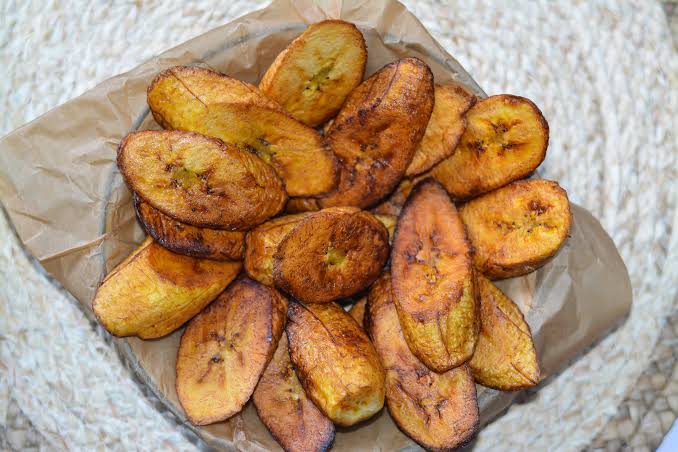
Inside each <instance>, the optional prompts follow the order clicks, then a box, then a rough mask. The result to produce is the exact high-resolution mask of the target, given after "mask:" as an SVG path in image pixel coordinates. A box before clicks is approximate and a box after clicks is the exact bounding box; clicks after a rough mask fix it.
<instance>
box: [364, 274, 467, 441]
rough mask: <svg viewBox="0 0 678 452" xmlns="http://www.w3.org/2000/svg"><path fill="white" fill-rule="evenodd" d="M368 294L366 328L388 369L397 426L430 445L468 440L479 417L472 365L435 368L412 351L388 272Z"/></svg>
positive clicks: (388, 387)
mask: <svg viewBox="0 0 678 452" xmlns="http://www.w3.org/2000/svg"><path fill="white" fill-rule="evenodd" d="M368 298H369V301H368V306H367V312H366V314H365V319H366V324H367V330H368V333H369V335H370V337H371V338H372V342H373V344H374V347H375V348H376V350H377V353H378V354H379V357H380V358H381V362H382V364H383V365H384V369H385V370H386V406H387V407H388V411H389V413H391V417H392V418H393V420H394V421H395V423H396V425H398V427H399V428H400V429H401V430H402V431H403V432H404V433H405V434H406V435H407V436H409V437H410V438H412V439H413V440H414V441H416V442H417V443H418V444H419V445H420V446H421V447H423V448H425V449H426V450H433V451H443V450H444V451H447V450H452V449H454V448H457V447H460V446H462V445H464V444H466V443H467V442H468V441H470V440H471V438H472V437H473V436H474V435H475V433H476V432H477V430H478V422H479V417H478V403H477V400H476V387H475V384H474V383H473V377H472V376H471V372H470V371H469V368H468V365H466V364H464V365H462V366H459V367H456V368H454V369H451V370H448V371H446V372H444V373H435V372H433V371H431V370H430V369H428V368H427V367H426V366H425V365H424V364H423V363H422V362H421V361H419V360H418V359H417V358H416V356H414V355H413V354H412V352H411V351H410V349H409V347H408V345H407V342H406V341H405V337H404V336H403V332H402V330H401V327H400V322H399V320H398V312H397V310H396V307H395V304H394V303H393V298H392V289H391V278H390V275H389V274H388V273H385V274H384V275H382V276H381V277H380V278H379V279H378V280H377V282H376V283H375V284H374V285H373V286H372V288H371V289H370V293H369V296H368Z"/></svg>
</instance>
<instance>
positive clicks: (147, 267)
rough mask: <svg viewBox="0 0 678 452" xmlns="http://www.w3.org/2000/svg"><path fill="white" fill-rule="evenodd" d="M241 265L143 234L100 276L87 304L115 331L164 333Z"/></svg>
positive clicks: (148, 335)
mask: <svg viewBox="0 0 678 452" xmlns="http://www.w3.org/2000/svg"><path fill="white" fill-rule="evenodd" d="M241 267H242V265H241V263H240V262H217V261H211V260H203V259H196V258H193V257H188V256H183V255H181V254H176V253H172V252H171V251H168V250H166V249H165V248H163V247H162V246H160V245H159V244H157V243H155V242H154V241H153V240H152V239H151V238H150V237H149V238H147V239H146V240H145V241H144V242H143V243H142V244H141V245H140V246H139V248H137V249H136V250H135V251H133V252H132V254H131V255H130V256H128V257H127V258H126V259H125V260H124V261H122V262H121V263H120V264H119V265H118V266H117V267H115V268H114V269H113V270H112V271H111V272H110V273H109V274H108V275H107V276H106V278H104V280H103V282H102V283H101V286H99V289H98V290H97V292H96V294H95V295H94V300H93V301H92V309H93V310H94V314H96V316H97V318H98V319H99V322H100V323H101V324H102V325H103V326H104V328H106V330H108V332H110V333H111V334H113V335H115V336H139V337H140V338H142V339H154V338H158V337H162V336H166V335H167V334H170V333H171V332H172V331H174V330H176V329H177V328H179V327H180V326H181V325H183V324H184V323H186V321H188V320H189V319H191V318H192V317H193V316H195V315H196V314H197V313H198V312H200V311H201V310H202V309H203V308H204V307H205V306H207V305H208V304H209V303H210V302H211V301H212V300H214V299H215V298H216V297H217V295H219V294H220V293H221V292H222V291H223V290H224V289H225V288H226V286H228V284H229V283H230V282H231V281H233V279H234V278H235V277H236V276H237V275H238V273H239V272H240V268H241Z"/></svg>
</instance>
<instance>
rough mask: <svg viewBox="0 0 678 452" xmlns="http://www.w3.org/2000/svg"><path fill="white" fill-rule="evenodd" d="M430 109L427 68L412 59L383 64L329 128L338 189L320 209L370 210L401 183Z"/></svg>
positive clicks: (324, 199) (361, 86)
mask: <svg viewBox="0 0 678 452" xmlns="http://www.w3.org/2000/svg"><path fill="white" fill-rule="evenodd" d="M432 109H433V75H432V73H431V69H430V68H429V67H428V66H427V65H426V64H425V63H423V62H422V61H421V60H418V59H416V58H403V59H400V60H397V61H395V62H393V63H391V64H388V65H386V66H384V67H383V68H382V69H381V70H380V71H378V72H377V73H376V74H374V75H373V76H372V77H370V78H369V79H367V80H366V81H364V82H363V83H362V84H360V85H359V86H358V88H356V89H355V90H354V91H353V92H352V93H351V95H350V96H349V97H348V99H347V100H346V103H345V104H344V106H343V107H342V109H341V111H340V112H339V114H338V115H337V117H336V119H335V120H334V122H333V123H332V126H331V127H330V128H329V129H328V134H327V141H328V143H329V145H330V147H331V149H332V151H334V153H335V154H336V155H337V157H339V160H340V169H339V185H338V187H337V189H336V190H334V191H333V192H331V193H329V194H327V195H325V196H324V197H322V198H320V204H321V206H322V207H330V206H356V207H360V208H367V207H371V206H373V205H374V204H376V203H377V202H379V201H380V200H381V199H382V198H383V197H384V196H386V195H387V194H389V193H390V192H391V191H392V190H393V189H394V188H395V187H396V185H397V184H398V182H400V180H401V179H402V177H403V175H404V174H405V170H406V169H407V167H408V166H409V164H410V162H411V161H412V156H413V155H414V151H415V148H416V146H417V144H418V143H419V141H420V140H421V137H422V136H423V134H424V131H425V130H426V125H427V124H428V121H429V118H430V116H431V111H432Z"/></svg>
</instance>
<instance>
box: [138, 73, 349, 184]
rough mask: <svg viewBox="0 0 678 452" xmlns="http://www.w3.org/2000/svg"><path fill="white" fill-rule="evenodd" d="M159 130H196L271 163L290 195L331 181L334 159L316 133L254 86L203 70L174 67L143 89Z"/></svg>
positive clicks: (332, 180)
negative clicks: (159, 125)
mask: <svg viewBox="0 0 678 452" xmlns="http://www.w3.org/2000/svg"><path fill="white" fill-rule="evenodd" d="M148 104H149V106H150V107H151V111H152V112H153V115H154V117H155V118H156V120H157V121H158V123H160V124H161V125H163V126H164V127H165V128H169V129H179V130H186V131H191V132H199V133H202V134H204V135H207V136H210V137H214V138H219V139H221V140H223V141H224V142H226V143H229V144H233V145H235V146H237V147H239V148H240V149H243V150H246V151H249V152H252V153H255V154H256V155H257V156H259V157H260V158H262V159H263V160H265V161H266V162H267V163H269V164H271V166H273V167H274V168H275V170H276V172H277V173H278V175H280V177H281V178H282V179H283V180H284V181H285V187H286V189H287V192H288V193H289V194H290V195H291V196H316V195H320V194H322V193H326V192H328V191H330V190H332V189H333V188H334V187H335V186H336V184H337V177H338V176H337V171H338V169H337V162H336V159H335V158H334V156H333V155H332V153H331V152H330V151H329V150H328V149H326V148H325V147H324V146H323V144H322V143H321V137H320V134H319V133H318V132H316V131H315V130H313V129H311V128H310V127H307V126H305V125H304V124H301V123H300V122H298V121H296V120H295V119H293V118H291V117H289V116H288V115H287V114H286V113H284V111H283V109H282V108H281V107H280V106H279V105H278V104H277V103H276V102H274V101H272V100H269V99H266V98H265V97H264V96H263V95H262V94H261V93H260V92H259V90H257V88H255V87H253V86H251V85H249V84H246V83H243V82H240V81H238V80H235V79H233V78H231V77H228V76H226V75H222V74H219V73H216V72H213V71H210V70H208V69H202V68H192V67H176V68H171V69H169V70H167V71H165V72H162V73H161V74H160V75H158V77H156V79H155V80H154V81H153V83H152V84H151V86H150V87H149V89H148Z"/></svg>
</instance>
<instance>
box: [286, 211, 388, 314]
mask: <svg viewBox="0 0 678 452" xmlns="http://www.w3.org/2000/svg"><path fill="white" fill-rule="evenodd" d="M388 252H389V245H388V231H387V230H386V228H385V227H384V225H383V224H381V222H379V220H377V219H376V218H374V216H372V215H371V214H369V213H367V212H363V211H361V210H359V209H356V208H352V207H337V208H330V209H324V210H321V211H319V212H315V213H313V214H310V215H309V216H308V217H307V218H305V219H304V220H302V221H301V222H300V223H299V224H298V225H297V226H296V227H295V228H294V229H293V230H292V231H291V232H290V233H289V234H287V236H286V237H285V238H284V239H283V241H282V242H281V243H280V245H279V246H278V250H277V251H276V253H275V255H274V257H273V283H274V284H275V286H276V287H278V288H280V289H282V290H284V291H285V292H287V293H288V294H290V295H292V296H293V297H294V298H296V299H297V300H301V301H303V302H306V303H326V302H329V301H333V300H336V299H338V298H344V297H350V296H351V295H353V294H355V293H357V292H359V291H361V290H363V289H365V288H367V287H368V286H369V285H370V284H372V282H373V281H374V280H375V279H377V277H378V276H379V274H380V273H381V269H382V268H383V267H384V264H385V263H386V260H387V259H388Z"/></svg>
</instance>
